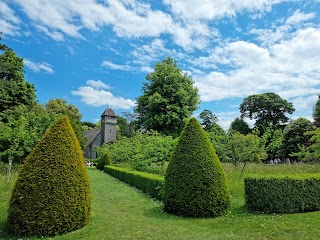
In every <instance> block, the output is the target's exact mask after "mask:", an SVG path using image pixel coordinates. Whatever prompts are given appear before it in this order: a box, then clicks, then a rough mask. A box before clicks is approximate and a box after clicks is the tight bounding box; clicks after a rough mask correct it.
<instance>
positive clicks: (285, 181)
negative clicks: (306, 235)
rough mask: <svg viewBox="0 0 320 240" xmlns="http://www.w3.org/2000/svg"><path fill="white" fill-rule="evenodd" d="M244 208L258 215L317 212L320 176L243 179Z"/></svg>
mask: <svg viewBox="0 0 320 240" xmlns="http://www.w3.org/2000/svg"><path fill="white" fill-rule="evenodd" d="M244 187H245V196H246V204H247V208H248V210H249V211H252V212H261V213H300V212H311V211H319V210H320V175H319V174H314V175H310V176H309V175H306V176H303V175H300V176H290V177H287V176H282V177H281V176H277V177H274V176H272V177H267V176H264V177H246V178H245V179H244Z"/></svg>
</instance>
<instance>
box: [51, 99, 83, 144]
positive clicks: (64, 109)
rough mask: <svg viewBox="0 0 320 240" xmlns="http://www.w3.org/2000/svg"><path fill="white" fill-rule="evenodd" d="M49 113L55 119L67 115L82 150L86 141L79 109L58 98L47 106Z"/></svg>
mask: <svg viewBox="0 0 320 240" xmlns="http://www.w3.org/2000/svg"><path fill="white" fill-rule="evenodd" d="M45 108H46V110H47V112H48V113H49V114H50V115H52V116H53V117H54V119H57V118H59V117H60V116H63V115H67V116H68V117H69V119H70V123H71V125H72V128H73V130H74V132H75V133H76V135H77V138H78V141H79V143H80V146H81V148H84V146H85V144H86V141H85V139H84V136H83V128H82V123H81V118H82V115H81V114H80V112H79V110H78V108H76V107H75V106H74V105H72V104H68V103H67V101H66V100H64V99H61V98H57V99H51V100H50V101H49V102H48V103H46V104H45Z"/></svg>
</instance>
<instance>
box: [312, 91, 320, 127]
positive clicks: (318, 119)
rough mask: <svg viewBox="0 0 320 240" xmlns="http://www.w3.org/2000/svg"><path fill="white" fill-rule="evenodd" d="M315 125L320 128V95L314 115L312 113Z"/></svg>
mask: <svg viewBox="0 0 320 240" xmlns="http://www.w3.org/2000/svg"><path fill="white" fill-rule="evenodd" d="M312 116H313V119H314V123H315V124H316V125H317V126H318V127H320V95H318V100H317V102H316V104H315V105H314V107H313V113H312Z"/></svg>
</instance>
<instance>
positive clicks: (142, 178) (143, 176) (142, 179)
mask: <svg viewBox="0 0 320 240" xmlns="http://www.w3.org/2000/svg"><path fill="white" fill-rule="evenodd" d="M104 171H105V172H106V173H108V174H110V175H111V176H113V177H115V178H117V179H119V180H121V181H123V182H125V183H127V184H129V185H131V186H133V187H135V188H137V189H139V190H141V191H142V192H144V193H146V194H148V195H150V196H151V197H153V198H156V199H158V200H162V199H163V194H162V189H163V183H164V179H163V177H161V176H158V175H155V174H151V173H145V172H138V171H132V170H128V169H124V168H119V167H115V166H110V165H109V166H105V167H104Z"/></svg>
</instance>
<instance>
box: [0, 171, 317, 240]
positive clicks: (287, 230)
mask: <svg viewBox="0 0 320 240" xmlns="http://www.w3.org/2000/svg"><path fill="white" fill-rule="evenodd" d="M224 167H225V171H226V173H227V178H228V184H229V185H230V191H231V194H232V206H231V209H230V211H229V212H228V214H227V215H225V216H223V217H219V218H215V219H192V218H183V217H176V216H173V215H170V214H166V213H164V212H162V204H161V203H159V202H156V201H153V200H152V199H150V198H148V197H146V196H145V195H144V194H142V193H140V192H139V191H136V190H135V189H133V188H131V187H129V186H127V185H125V184H123V183H121V182H119V181H118V180H115V179H114V178H112V177H110V176H108V175H107V174H105V173H103V172H99V171H97V170H96V169H94V168H89V176H90V180H91V184H92V196H93V202H92V214H91V221H90V223H89V225H87V226H86V227H84V228H82V229H80V230H77V231H74V232H71V233H68V234H65V235H63V236H57V237H55V238H53V239H161V240H162V239H319V236H320V228H319V224H320V212H311V213H303V214H282V215H256V214H250V213H246V211H245V208H244V197H243V183H242V178H243V176H240V174H239V172H240V171H241V168H239V169H237V171H235V169H234V167H233V166H231V165H224ZM319 170H320V169H319V166H309V165H304V166H270V165H260V166H259V165H249V166H248V167H246V169H245V172H244V174H245V175H246V174H250V173H256V174H260V173H261V174H266V173H267V174H272V173H273V174H278V173H279V174H280V173H283V172H284V171H285V172H288V171H289V172H290V173H300V172H304V173H305V172H310V173H312V172H319ZM2 180H3V179H0V181H2ZM2 182H3V181H2ZM12 187H13V184H11V185H10V186H7V185H6V184H3V183H1V184H0V190H1V195H0V204H1V205H0V239H15V238H13V237H10V236H8V235H6V233H5V232H4V224H5V221H6V214H7V213H6V211H7V207H8V200H9V197H10V193H9V192H10V190H11V189H12ZM29 239H36V238H29Z"/></svg>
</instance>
